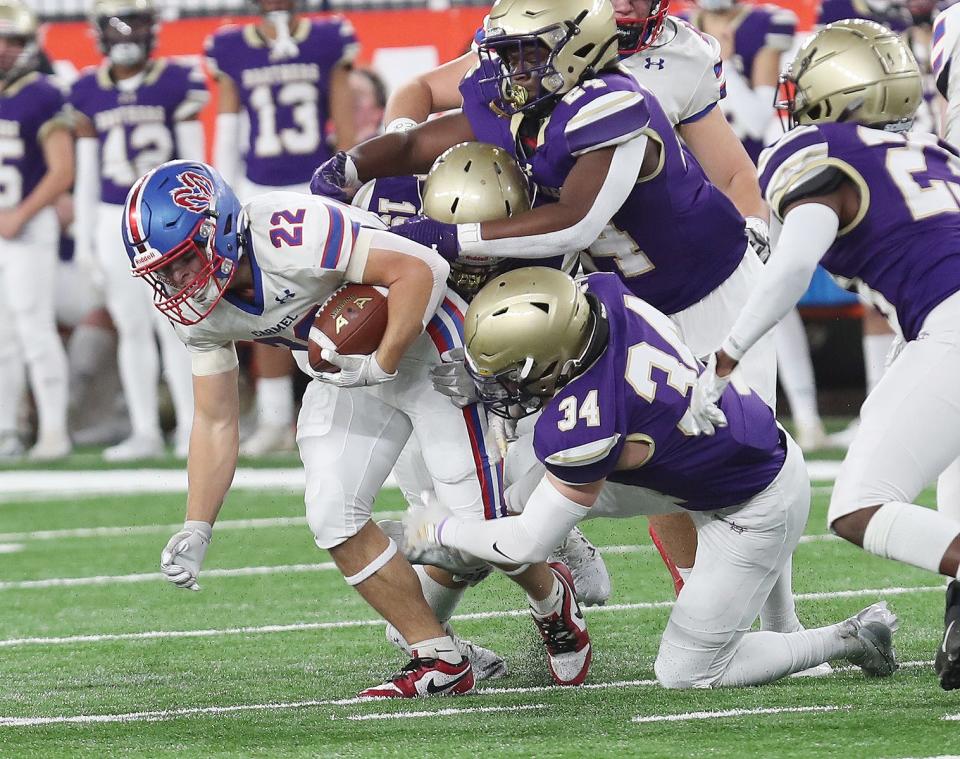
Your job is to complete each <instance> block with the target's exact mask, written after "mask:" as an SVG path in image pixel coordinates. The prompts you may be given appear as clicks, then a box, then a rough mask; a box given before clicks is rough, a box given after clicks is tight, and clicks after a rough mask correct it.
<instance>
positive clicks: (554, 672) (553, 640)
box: [530, 563, 593, 685]
mask: <svg viewBox="0 0 960 759" xmlns="http://www.w3.org/2000/svg"><path fill="white" fill-rule="evenodd" d="M550 569H551V570H552V571H553V573H554V574H555V575H556V576H557V579H558V580H560V585H561V587H562V588H563V600H562V602H561V604H560V611H559V612H556V613H554V614H548V615H546V616H544V615H542V614H537V613H536V612H535V611H534V610H533V608H531V609H530V613H531V616H532V617H533V622H534V624H535V625H536V626H537V631H538V632H539V633H540V637H541V638H543V643H544V645H545V646H546V649H547V664H548V666H549V668H550V676H551V677H552V678H553V681H554V682H555V683H556V684H557V685H580V684H581V683H582V682H583V681H584V680H586V678H587V673H588V672H589V671H590V662H591V660H592V659H593V646H592V644H591V643H590V633H589V632H587V622H586V620H585V619H584V618H583V612H582V611H581V610H580V604H579V603H577V592H576V588H575V587H574V583H573V578H572V577H571V576H570V570H569V569H567V567H566V566H565V565H563V564H560V563H553V564H551V565H550Z"/></svg>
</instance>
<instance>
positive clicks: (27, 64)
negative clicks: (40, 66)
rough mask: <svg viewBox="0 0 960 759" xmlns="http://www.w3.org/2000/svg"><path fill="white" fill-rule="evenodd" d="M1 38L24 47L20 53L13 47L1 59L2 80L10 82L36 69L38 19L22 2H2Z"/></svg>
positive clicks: (0, 11)
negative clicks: (13, 41)
mask: <svg viewBox="0 0 960 759" xmlns="http://www.w3.org/2000/svg"><path fill="white" fill-rule="evenodd" d="M0 37H3V38H5V39H9V40H15V41H17V42H19V43H20V44H22V45H23V49H22V50H21V51H20V52H19V53H18V52H17V51H16V48H15V47H13V46H11V47H10V48H9V49H8V50H7V51H5V52H4V54H3V56H2V57H0V80H5V81H10V80H12V79H15V78H17V77H18V76H20V75H21V74H24V73H26V72H27V71H30V70H32V69H33V68H35V66H36V63H37V56H38V54H39V48H38V47H37V17H36V16H35V15H34V14H33V11H32V10H30V9H29V8H28V7H27V6H26V5H25V4H24V3H23V2H21V0H0Z"/></svg>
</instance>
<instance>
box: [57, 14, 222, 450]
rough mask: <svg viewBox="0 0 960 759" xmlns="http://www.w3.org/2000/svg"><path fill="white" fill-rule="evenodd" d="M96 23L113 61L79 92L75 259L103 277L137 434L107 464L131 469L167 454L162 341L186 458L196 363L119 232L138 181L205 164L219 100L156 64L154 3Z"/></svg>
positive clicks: (87, 74) (197, 81) (182, 69)
mask: <svg viewBox="0 0 960 759" xmlns="http://www.w3.org/2000/svg"><path fill="white" fill-rule="evenodd" d="M91 23H92V25H93V29H94V32H95V34H96V37H97V42H98V45H99V47H100V52H101V53H103V56H104V61H103V63H102V64H101V65H99V66H97V67H96V68H90V69H88V70H86V71H84V72H83V73H82V74H81V76H80V78H79V79H77V81H76V82H74V84H73V87H72V89H71V92H70V104H71V105H72V106H73V110H74V113H75V130H76V135H77V181H76V187H75V190H74V198H75V209H76V210H75V213H76V219H75V223H74V228H75V230H76V233H75V237H76V253H75V255H76V258H77V260H78V261H80V262H93V261H96V266H97V268H98V269H99V270H100V271H101V273H102V276H103V295H104V298H105V300H106V306H107V310H108V311H109V312H110V317H111V318H112V319H113V323H114V325H115V326H116V328H117V335H118V340H119V345H118V362H119V366H120V379H121V382H122V384H123V395H124V398H125V399H126V401H127V409H128V411H129V413H130V426H131V429H132V434H131V436H130V437H129V438H128V439H127V440H124V441H122V442H121V443H119V444H117V445H115V446H113V447H111V448H107V449H106V450H105V451H104V453H103V456H104V458H105V459H106V460H108V461H130V460H135V459H143V458H149V457H153V456H158V455H161V454H162V453H163V437H162V435H161V430H160V412H159V405H158V396H157V387H158V383H159V375H160V365H159V356H158V354H157V345H156V340H155V336H156V337H159V338H160V347H161V350H162V352H163V370H164V376H165V378H166V380H167V385H168V386H169V388H170V393H171V395H172V397H173V404H174V408H175V410H176V415H177V433H176V437H175V453H176V454H177V455H178V456H180V457H183V456H186V448H187V441H188V439H189V432H190V427H189V424H190V422H189V420H190V419H191V418H192V416H193V396H192V393H191V389H190V358H189V355H188V354H187V352H186V351H185V350H184V348H183V346H182V345H181V344H180V341H179V340H177V336H176V335H175V334H174V333H173V330H171V329H170V326H169V325H168V324H167V323H166V320H165V319H161V318H159V315H158V314H157V313H156V311H154V310H153V309H152V308H151V307H150V301H149V299H148V298H147V297H146V295H145V293H144V291H143V288H142V287H139V286H138V285H137V283H136V282H134V281H132V279H131V277H130V271H129V269H128V267H127V266H126V265H125V263H124V254H123V249H122V246H121V241H120V240H119V238H118V237H117V234H116V230H117V227H118V225H119V223H120V219H121V216H122V212H123V202H124V198H126V195H127V191H128V190H129V189H130V187H131V186H132V185H133V183H134V182H135V181H136V179H137V177H139V176H140V175H142V174H143V173H145V172H147V171H149V170H150V169H152V168H155V167H156V166H159V165H160V164H161V163H164V162H165V161H169V160H170V159H171V158H195V159H197V160H202V159H203V157H204V136H203V126H202V125H201V123H200V122H199V121H198V120H197V119H198V117H199V115H200V111H201V110H202V109H203V107H204V106H205V105H206V104H207V102H208V101H209V98H210V96H209V93H208V92H207V88H206V83H205V82H204V80H203V76H202V75H201V73H200V71H199V70H198V69H196V68H193V67H189V66H186V65H184V64H182V63H178V62H175V61H172V60H169V59H164V58H152V57H151V53H152V51H153V48H154V45H155V43H156V38H157V31H158V28H157V27H158V21H157V13H156V9H155V7H154V5H153V0H96V1H95V2H94V4H93V12H92V14H91Z"/></svg>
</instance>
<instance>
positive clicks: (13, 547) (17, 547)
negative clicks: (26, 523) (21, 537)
mask: <svg viewBox="0 0 960 759" xmlns="http://www.w3.org/2000/svg"><path fill="white" fill-rule="evenodd" d="M24 548H25V546H24V545H23V543H0V553H20V551H22V550H23V549H24Z"/></svg>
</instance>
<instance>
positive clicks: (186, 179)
mask: <svg viewBox="0 0 960 759" xmlns="http://www.w3.org/2000/svg"><path fill="white" fill-rule="evenodd" d="M177 179H179V180H180V182H181V186H180V187H176V188H174V189H173V190H170V197H171V198H173V202H174V203H176V204H177V205H178V206H180V207H181V208H186V209H187V210H188V211H195V212H196V213H201V212H202V211H206V210H207V209H208V208H209V207H210V202H211V201H212V200H213V182H211V181H210V179H209V177H205V176H203V174H199V173H197V172H196V171H185V172H183V173H182V174H178V175H177Z"/></svg>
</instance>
